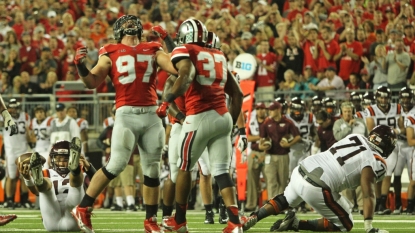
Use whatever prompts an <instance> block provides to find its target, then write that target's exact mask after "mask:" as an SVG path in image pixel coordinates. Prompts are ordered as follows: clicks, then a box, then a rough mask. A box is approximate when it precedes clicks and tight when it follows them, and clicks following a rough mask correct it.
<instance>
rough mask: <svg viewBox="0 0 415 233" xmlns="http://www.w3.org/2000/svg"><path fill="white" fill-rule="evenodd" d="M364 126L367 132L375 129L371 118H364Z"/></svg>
mask: <svg viewBox="0 0 415 233" xmlns="http://www.w3.org/2000/svg"><path fill="white" fill-rule="evenodd" d="M366 126H367V131H369V132H370V131H372V129H373V128H375V120H374V119H373V118H372V117H367V118H366Z"/></svg>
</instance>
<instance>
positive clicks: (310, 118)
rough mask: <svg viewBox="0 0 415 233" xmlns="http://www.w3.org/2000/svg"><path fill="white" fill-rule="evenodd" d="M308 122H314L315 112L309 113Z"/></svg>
mask: <svg viewBox="0 0 415 233" xmlns="http://www.w3.org/2000/svg"><path fill="white" fill-rule="evenodd" d="M308 123H309V124H311V123H313V114H312V113H310V114H308Z"/></svg>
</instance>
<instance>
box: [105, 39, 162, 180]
mask: <svg viewBox="0 0 415 233" xmlns="http://www.w3.org/2000/svg"><path fill="white" fill-rule="evenodd" d="M159 51H161V52H162V51H163V50H162V46H161V44H160V43H156V42H150V43H140V44H138V45H136V46H127V45H124V44H108V45H105V46H103V47H102V48H101V49H100V50H99V56H108V57H109V58H110V60H111V62H112V67H111V70H110V73H109V74H108V75H109V77H110V78H111V80H112V82H113V84H114V88H115V103H116V108H117V110H116V116H117V117H116V118H115V122H114V129H113V133H112V142H113V143H111V152H112V156H111V159H110V160H109V161H108V164H107V165H106V169H107V170H108V171H109V172H110V173H111V174H114V175H118V174H120V173H121V171H122V170H124V166H125V164H127V162H128V160H129V158H130V155H131V153H132V152H133V149H134V147H135V144H136V143H137V144H138V147H139V151H140V155H141V160H142V166H143V173H144V175H145V176H148V177H150V178H158V177H159V173H160V166H159V165H160V159H161V150H162V148H163V145H164V138H165V136H164V134H165V132H164V128H163V125H162V121H161V119H160V118H158V117H157V115H156V110H157V93H156V73H157V70H156V60H155V59H156V53H157V52H159Z"/></svg>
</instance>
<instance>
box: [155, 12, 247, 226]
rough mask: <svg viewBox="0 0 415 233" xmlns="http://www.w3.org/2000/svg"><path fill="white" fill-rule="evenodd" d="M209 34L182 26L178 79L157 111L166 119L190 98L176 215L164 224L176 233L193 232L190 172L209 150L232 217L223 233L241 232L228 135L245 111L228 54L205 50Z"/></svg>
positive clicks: (195, 24)
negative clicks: (175, 106)
mask: <svg viewBox="0 0 415 233" xmlns="http://www.w3.org/2000/svg"><path fill="white" fill-rule="evenodd" d="M207 34H208V32H207V30H206V27H205V26H204V25H203V24H202V23H201V22H200V21H198V20H194V19H189V20H186V21H184V22H183V23H182V24H181V25H180V27H179V30H178V42H179V44H180V45H181V46H179V47H176V48H175V49H174V50H173V53H172V62H173V64H174V66H175V68H176V69H177V70H178V72H179V76H178V78H177V80H176V82H175V83H174V85H173V87H172V88H171V91H170V92H169V93H167V94H166V95H165V98H164V99H163V101H164V102H163V103H162V104H161V106H160V107H159V108H158V109H157V114H158V115H159V116H160V117H165V116H166V112H167V109H168V107H169V105H170V103H172V102H173V101H174V100H175V99H176V98H177V97H179V96H182V95H184V96H185V99H186V102H185V109H186V118H185V119H184V124H183V126H182V130H181V133H180V139H179V141H181V142H182V144H181V145H182V146H181V148H180V158H179V161H178V166H179V168H180V170H179V171H178V175H177V182H176V195H175V196H176V214H175V215H174V216H172V217H170V218H167V219H165V220H164V221H163V226H164V227H165V228H166V229H167V230H171V231H176V232H187V231H188V229H187V223H186V209H187V200H188V195H189V193H190V188H191V187H190V179H191V174H190V169H192V168H193V166H194V164H195V163H196V162H197V160H198V158H199V157H200V156H201V154H202V152H203V150H204V149H205V148H206V147H207V148H208V151H209V159H210V164H211V166H210V167H211V172H212V175H213V176H214V177H215V180H216V181H217V182H218V185H219V187H220V190H221V193H222V197H223V199H224V202H225V205H226V207H227V212H228V215H229V221H228V225H227V227H226V228H225V229H224V230H223V232H236V231H238V230H239V231H242V225H241V222H240V220H239V216H238V207H237V204H236V196H235V188H234V184H233V182H232V179H231V177H230V175H229V165H230V159H231V142H230V140H229V137H230V134H231V130H232V125H233V123H236V121H237V118H238V116H239V114H240V111H241V107H242V91H241V89H240V88H239V85H238V83H237V81H236V80H235V78H234V77H233V75H231V74H230V72H228V70H227V68H226V67H227V64H226V58H225V56H224V55H223V53H222V52H221V51H218V50H216V49H209V48H206V47H205V45H206V42H207ZM229 74H230V75H229ZM228 77H230V78H228ZM225 93H227V94H228V95H229V97H230V99H231V103H230V106H229V111H230V112H228V108H227V107H226V103H225ZM232 121H233V123H232Z"/></svg>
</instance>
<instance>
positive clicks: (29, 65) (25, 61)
mask: <svg viewBox="0 0 415 233" xmlns="http://www.w3.org/2000/svg"><path fill="white" fill-rule="evenodd" d="M30 40H31V36H30V33H29V32H23V33H22V42H23V45H22V47H21V48H20V49H19V57H20V59H21V61H22V65H21V67H20V71H26V72H28V73H29V74H30V75H32V74H33V67H34V66H35V62H36V60H37V58H38V49H37V48H36V47H34V46H32V45H31V42H30Z"/></svg>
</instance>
